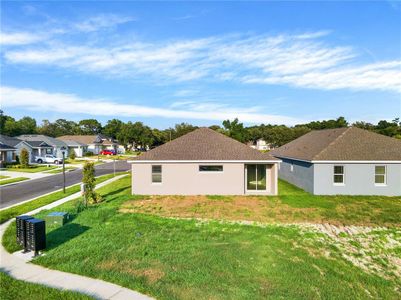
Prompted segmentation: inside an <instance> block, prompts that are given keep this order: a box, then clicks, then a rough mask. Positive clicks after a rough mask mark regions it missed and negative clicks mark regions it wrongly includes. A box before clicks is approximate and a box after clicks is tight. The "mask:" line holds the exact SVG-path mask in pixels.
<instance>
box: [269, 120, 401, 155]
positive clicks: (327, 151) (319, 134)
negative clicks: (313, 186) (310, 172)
mask: <svg viewBox="0 0 401 300" xmlns="http://www.w3.org/2000/svg"><path fill="white" fill-rule="evenodd" d="M270 153H271V154H272V155H274V156H277V157H287V158H293V159H299V160H307V161H401V140H397V139H395V138H391V137H388V136H384V135H381V134H377V133H374V132H371V131H368V130H364V129H360V128H357V127H348V128H336V129H326V130H316V131H311V132H309V133H307V134H305V135H303V136H301V137H299V138H297V139H296V140H294V141H292V142H289V143H288V144H285V145H283V146H281V147H280V148H277V149H275V150H273V151H271V152H270Z"/></svg>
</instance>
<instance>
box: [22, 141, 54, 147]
mask: <svg viewBox="0 0 401 300" xmlns="http://www.w3.org/2000/svg"><path fill="white" fill-rule="evenodd" d="M25 143H27V144H28V145H29V146H31V147H32V148H52V146H51V145H49V144H47V143H45V142H43V141H25Z"/></svg>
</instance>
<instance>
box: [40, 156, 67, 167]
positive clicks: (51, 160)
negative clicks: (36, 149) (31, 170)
mask: <svg viewBox="0 0 401 300" xmlns="http://www.w3.org/2000/svg"><path fill="white" fill-rule="evenodd" d="M35 161H36V162H37V163H38V164H42V163H45V164H56V165H58V164H62V163H63V159H62V158H59V157H56V156H54V155H45V156H36V157H35Z"/></svg>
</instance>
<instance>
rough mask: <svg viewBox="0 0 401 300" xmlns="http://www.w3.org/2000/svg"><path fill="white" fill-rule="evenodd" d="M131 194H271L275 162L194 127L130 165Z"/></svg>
mask: <svg viewBox="0 0 401 300" xmlns="http://www.w3.org/2000/svg"><path fill="white" fill-rule="evenodd" d="M130 162H131V163H132V193H133V194H141V195H244V194H254V195H255V194H256V195H276V194H277V181H278V178H277V169H278V167H277V166H278V163H279V162H280V160H279V159H277V158H274V157H272V156H271V155H269V154H266V153H261V152H259V151H257V150H255V149H252V148H250V147H248V146H247V145H245V144H242V143H240V142H238V141H236V140H233V139H231V138H229V137H227V136H225V135H223V134H221V133H218V132H216V131H214V130H212V129H209V128H199V129H196V130H194V131H192V132H190V133H188V134H186V135H183V136H181V137H179V138H177V139H175V140H173V141H171V142H168V143H166V144H164V145H161V146H159V147H157V148H154V149H152V150H150V151H148V152H146V153H144V154H142V155H140V156H138V157H136V158H135V160H133V161H130Z"/></svg>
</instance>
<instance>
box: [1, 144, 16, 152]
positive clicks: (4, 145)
mask: <svg viewBox="0 0 401 300" xmlns="http://www.w3.org/2000/svg"><path fill="white" fill-rule="evenodd" d="M15 150H16V149H15V148H14V147H12V146H9V145H6V144H3V143H2V142H0V151H15Z"/></svg>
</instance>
